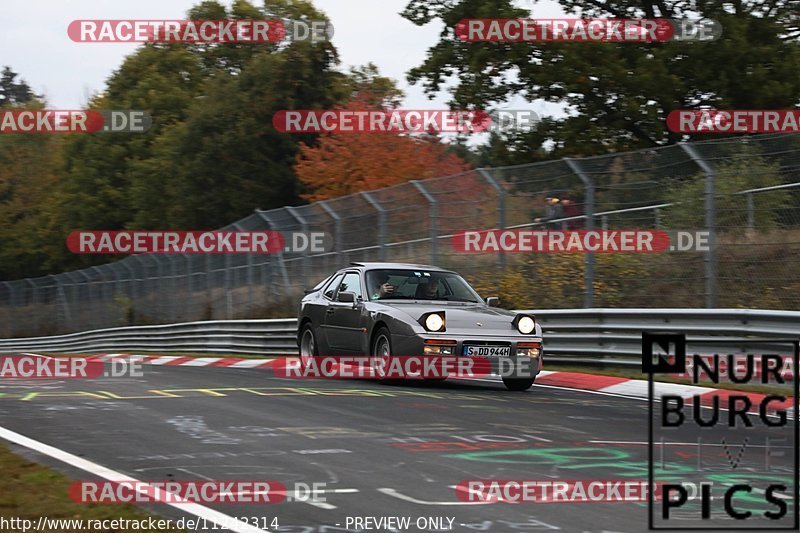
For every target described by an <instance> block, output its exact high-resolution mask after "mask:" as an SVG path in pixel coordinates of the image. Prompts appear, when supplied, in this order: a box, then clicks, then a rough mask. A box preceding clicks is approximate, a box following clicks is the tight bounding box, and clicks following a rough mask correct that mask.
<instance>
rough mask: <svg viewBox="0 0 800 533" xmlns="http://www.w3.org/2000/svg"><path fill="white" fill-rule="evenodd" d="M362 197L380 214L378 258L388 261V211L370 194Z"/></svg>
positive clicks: (366, 193) (364, 194) (363, 194)
mask: <svg viewBox="0 0 800 533" xmlns="http://www.w3.org/2000/svg"><path fill="white" fill-rule="evenodd" d="M361 196H363V197H364V199H365V200H366V201H367V202H369V205H371V206H372V207H373V208H374V209H375V211H377V212H378V245H379V247H380V248H379V252H378V257H380V260H381V261H386V209H385V208H384V207H383V206H382V205H381V204H380V203H379V202H378V201H377V200H376V199H375V198H373V197H372V195H371V194H370V193H368V192H362V193H361Z"/></svg>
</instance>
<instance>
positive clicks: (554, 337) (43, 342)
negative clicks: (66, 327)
mask: <svg viewBox="0 0 800 533" xmlns="http://www.w3.org/2000/svg"><path fill="white" fill-rule="evenodd" d="M525 312H528V313H532V314H534V315H536V317H537V320H538V321H539V323H540V324H541V326H542V328H543V330H544V341H545V354H546V357H547V359H548V360H550V361H555V362H565V363H580V364H605V365H616V366H636V365H640V364H641V332H642V331H653V332H683V333H686V334H687V338H688V339H689V341H690V342H691V341H693V340H697V341H701V340H702V341H704V344H703V350H704V353H720V354H725V353H735V352H741V351H744V350H745V346H744V345H743V344H742V343H741V342H740V341H741V340H742V339H744V338H758V339H771V338H775V339H778V338H780V339H786V338H800V312H798V311H765V310H749V309H546V310H545V309H539V310H537V309H533V310H526V311H525ZM296 328H297V319H294V318H279V319H253V320H211V321H200V322H185V323H179V324H162V325H149V326H125V327H117V328H106V329H98V330H91V331H82V332H78V333H70V334H66V335H56V336H50V337H28V338H12V339H0V353H15V352H44V353H99V352H112V353H119V352H133V351H146V352H198V353H204V352H208V353H237V354H253V355H294V354H296V353H297V343H296V339H295V333H296ZM747 348H748V349H750V350H753V349H758V350H764V351H778V352H780V351H786V345H785V344H771V343H769V342H768V341H767V342H763V343H760V344H757V345H753V344H748V345H747Z"/></svg>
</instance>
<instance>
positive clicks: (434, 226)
mask: <svg viewBox="0 0 800 533" xmlns="http://www.w3.org/2000/svg"><path fill="white" fill-rule="evenodd" d="M409 183H411V184H412V185H413V186H414V187H416V189H417V190H418V191H419V193H420V194H421V195H422V196H423V197H424V198H425V199H426V200H427V201H428V203H429V204H430V206H431V264H432V265H435V264H436V263H437V260H438V253H437V251H438V250H437V241H438V240H439V202H438V201H437V200H436V197H435V196H433V195H432V194H431V193H429V192H428V190H427V189H426V188H425V186H423V185H422V182H421V181H419V180H411V181H410V182H409Z"/></svg>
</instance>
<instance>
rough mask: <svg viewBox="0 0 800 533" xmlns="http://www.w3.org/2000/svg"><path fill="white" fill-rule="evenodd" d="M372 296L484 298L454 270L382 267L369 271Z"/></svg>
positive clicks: (411, 298) (415, 298)
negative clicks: (440, 270) (439, 270)
mask: <svg viewBox="0 0 800 533" xmlns="http://www.w3.org/2000/svg"><path fill="white" fill-rule="evenodd" d="M367 287H368V288H369V298H370V300H445V301H450V302H474V303H477V302H480V301H482V300H481V297H480V296H479V295H478V293H476V292H475V291H474V290H473V288H472V287H470V286H469V283H467V282H466V281H465V280H464V278H462V277H461V276H459V275H458V274H454V273H452V272H438V271H430V270H416V269H379V270H370V271H369V272H367Z"/></svg>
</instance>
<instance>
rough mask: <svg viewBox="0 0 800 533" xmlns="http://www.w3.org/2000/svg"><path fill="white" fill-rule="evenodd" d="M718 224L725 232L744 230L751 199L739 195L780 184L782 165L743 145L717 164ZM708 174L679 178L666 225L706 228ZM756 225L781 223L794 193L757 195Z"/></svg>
mask: <svg viewBox="0 0 800 533" xmlns="http://www.w3.org/2000/svg"><path fill="white" fill-rule="evenodd" d="M715 170H716V180H715V193H716V194H715V204H716V205H715V207H716V225H717V229H718V230H719V231H721V232H726V231H732V232H736V233H741V232H742V230H743V229H744V228H745V227H746V224H747V199H746V197H745V196H744V195H741V194H737V193H739V192H741V191H745V190H748V189H755V188H761V187H770V186H773V185H780V184H781V183H783V182H784V181H785V179H784V178H783V177H782V175H781V172H780V168H779V166H778V165H776V164H774V163H770V162H768V161H766V160H765V159H764V158H762V157H760V156H759V154H758V152H757V151H756V149H755V148H752V147H747V146H743V147H742V149H741V150H740V151H739V152H737V153H736V154H735V155H734V156H733V157H732V158H731V159H730V160H729V161H727V162H725V163H722V164H719V165H718V166H717V167H716V169H715ZM704 191H705V175H704V174H703V173H698V174H695V175H694V176H692V177H690V178H683V179H680V180H675V183H672V184H671V186H670V187H669V189H668V193H667V201H668V202H672V203H673V205H672V206H671V207H670V208H668V209H667V210H666V211H665V214H666V217H665V224H666V225H667V226H668V227H671V228H675V229H693V228H702V227H705V204H704ZM752 201H753V226H754V229H757V230H770V229H775V228H778V227H779V226H780V223H781V212H782V211H781V210H783V209H786V208H788V207H790V206H791V205H792V197H791V193H790V192H788V191H781V190H778V191H774V192H763V193H757V194H754V195H753V197H752Z"/></svg>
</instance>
